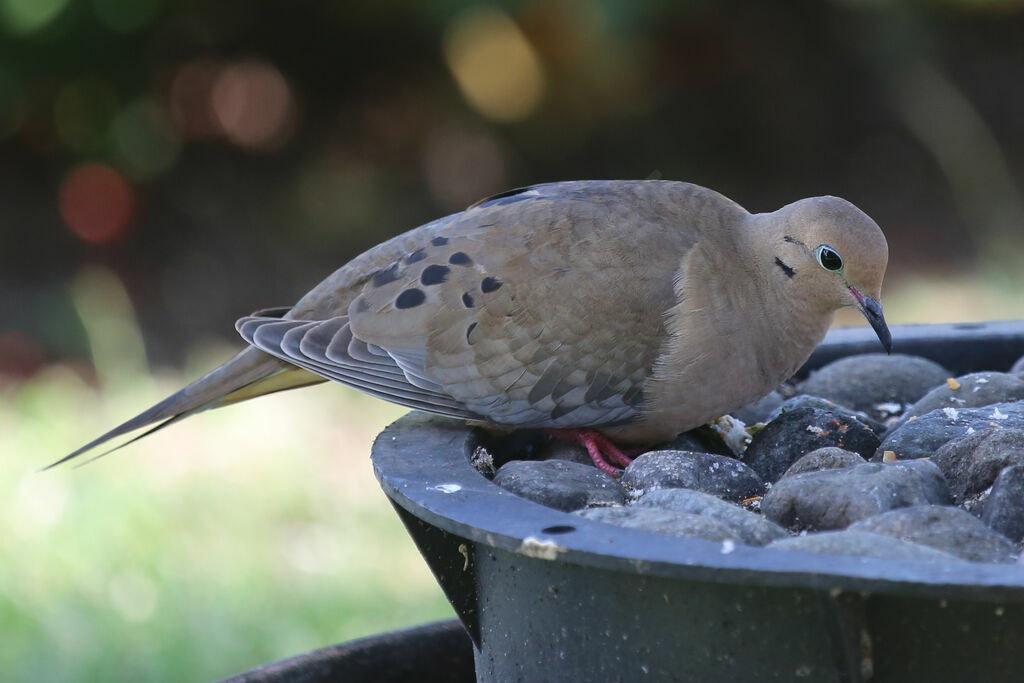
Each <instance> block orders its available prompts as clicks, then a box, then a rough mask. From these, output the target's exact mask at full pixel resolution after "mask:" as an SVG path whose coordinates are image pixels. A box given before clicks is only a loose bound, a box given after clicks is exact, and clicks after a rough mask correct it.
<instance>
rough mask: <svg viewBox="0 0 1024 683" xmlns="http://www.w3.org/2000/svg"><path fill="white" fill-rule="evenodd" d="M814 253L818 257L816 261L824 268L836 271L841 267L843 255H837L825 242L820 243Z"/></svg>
mask: <svg viewBox="0 0 1024 683" xmlns="http://www.w3.org/2000/svg"><path fill="white" fill-rule="evenodd" d="M814 255H815V256H816V257H817V258H818V263H819V264H821V267H822V268H824V269H825V270H831V271H833V272H838V271H840V270H842V269H843V257H842V256H840V255H839V252H838V251H836V250H835V249H833V248H832V247H830V246H828V245H827V244H822V245H820V246H819V247H818V248H817V249H815V250H814Z"/></svg>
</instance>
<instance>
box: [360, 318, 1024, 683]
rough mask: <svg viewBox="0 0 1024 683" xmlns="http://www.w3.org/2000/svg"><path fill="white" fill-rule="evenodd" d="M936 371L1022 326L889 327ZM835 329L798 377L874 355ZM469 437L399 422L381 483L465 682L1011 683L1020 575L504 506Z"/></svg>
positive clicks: (974, 359) (379, 465)
mask: <svg viewBox="0 0 1024 683" xmlns="http://www.w3.org/2000/svg"><path fill="white" fill-rule="evenodd" d="M893 339H894V347H895V351H897V352H899V353H908V354H915V355H920V356H924V357H928V358H932V359H934V360H936V361H938V362H939V363H942V364H943V365H945V366H946V367H947V368H949V369H950V370H951V371H952V372H954V373H956V374H961V373H965V372H969V371H973V370H983V369H984V370H1005V369H1007V368H1008V367H1009V366H1010V364H1011V363H1012V362H1013V361H1014V360H1016V359H1017V358H1018V357H1020V356H1021V355H1022V354H1024V323H1020V322H1012V323H992V324H978V325H929V326H908V327H897V328H895V329H894V330H893ZM877 350H878V342H877V340H875V338H874V336H873V333H872V332H871V331H870V330H866V329H865V330H860V329H850V330H837V331H835V332H833V333H832V334H830V336H829V339H828V340H827V341H826V343H825V344H824V345H823V346H822V347H821V348H820V349H819V350H818V351H817V352H816V353H815V355H814V356H813V357H812V359H811V361H810V362H809V363H808V364H807V366H805V368H804V369H803V370H802V372H807V371H809V370H810V369H812V368H814V367H818V366H820V365H823V364H824V363H826V362H829V361H831V360H834V359H835V358H838V357H841V356H845V355H849V354H852V353H859V352H864V351H877ZM476 446H477V434H476V432H474V430H472V429H470V428H468V427H466V426H465V425H463V424H461V423H459V422H454V421H450V420H445V419H439V418H432V417H427V416H425V415H422V414H411V415H408V416H406V417H404V418H402V419H400V420H398V421H397V422H396V423H395V424H393V425H391V426H390V427H389V428H388V429H387V430H385V431H384V432H383V433H382V434H381V435H380V436H379V437H378V439H377V441H376V443H375V445H374V448H373V463H374V469H375V472H376V474H377V478H378V479H379V481H380V483H381V486H382V487H383V488H384V491H385V492H386V493H387V495H388V497H389V498H390V499H391V501H392V503H393V504H394V506H395V508H396V510H397V511H398V514H399V516H400V517H401V519H402V521H403V522H404V524H405V526H406V527H407V529H408V530H409V533H410V534H411V535H412V537H413V539H414V541H415V542H416V544H417V546H418V547H419V549H420V551H421V552H422V554H423V556H424V558H426V561H427V563H428V564H429V565H430V567H431V569H432V570H433V572H434V574H435V576H436V577H437V579H438V581H439V583H440V584H441V587H442V589H443V590H444V592H445V594H446V595H447V597H448V599H449V600H450V601H451V603H452V605H453V606H454V608H455V610H456V612H457V614H458V616H459V618H460V620H461V621H462V624H463V625H464V626H465V629H466V631H467V632H468V633H469V636H470V638H471V639H472V642H473V645H474V648H475V650H474V656H475V663H476V675H477V678H478V680H480V681H500V682H505V681H517V680H519V681H583V680H588V681H615V680H621V681H633V680H643V681H647V680H651V681H740V680H742V681H763V680H767V681H791V680H800V681H862V680H872V681H901V682H902V681H1011V680H1013V681H1016V680H1024V566H1016V565H1014V566H1007V565H982V564H970V565H963V564H958V565H952V564H950V565H945V564H943V563H918V562H896V561H889V560H878V559H868V558H858V557H848V556H829V555H814V554H808V553H800V552H784V551H778V550H766V549H763V548H753V547H746V546H739V545H737V546H735V548H724V547H723V546H722V545H721V544H718V543H711V542H707V541H702V540H697V539H680V538H676V537H672V536H666V535H663V534H658V533H654V532H645V531H639V530H633V529H622V528H618V527H614V526H611V525H607V524H602V523H600V522H595V521H590V520H586V519H582V518H580V517H577V516H574V515H570V514H566V513H562V512H559V511H557V510H553V509H550V508H546V507H543V506H541V505H538V504H535V503H532V502H530V501H527V500H525V499H522V498H519V497H517V496H514V495H512V494H510V493H508V492H506V491H504V490H503V489H501V488H499V487H497V486H495V485H494V484H492V483H491V482H490V481H488V480H487V479H486V478H484V477H483V476H481V475H480V474H479V473H478V472H477V471H476V470H475V469H474V468H473V467H472V465H471V464H470V462H469V456H470V455H471V454H472V452H473V450H474V449H475V447H476Z"/></svg>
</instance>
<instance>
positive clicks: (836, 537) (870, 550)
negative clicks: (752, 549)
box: [768, 530, 963, 562]
mask: <svg viewBox="0 0 1024 683" xmlns="http://www.w3.org/2000/svg"><path fill="white" fill-rule="evenodd" d="M768 547H769V548H774V549H777V550H800V551H803V552H805V553H822V554H826V555H856V556H857V557H877V558H881V559H887V560H923V561H926V562H963V560H961V559H960V558H959V557H955V556H953V555H950V554H949V553H944V552H942V551H941V550H935V549H934V548H929V547H927V546H923V545H918V544H917V543H910V542H909V541H901V540H900V539H898V538H893V537H892V536H885V535H882V534H872V533H868V532H866V531H852V530H845V531H825V532H822V533H820V534H808V535H806V536H795V537H793V538H784V539H782V540H780V541H775V542H774V543H770V544H768Z"/></svg>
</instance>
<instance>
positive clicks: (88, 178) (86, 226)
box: [58, 163, 135, 244]
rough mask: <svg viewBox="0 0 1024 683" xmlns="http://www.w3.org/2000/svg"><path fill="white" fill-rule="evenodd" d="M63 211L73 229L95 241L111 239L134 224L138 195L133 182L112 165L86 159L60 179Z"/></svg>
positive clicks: (110, 240)
mask: <svg viewBox="0 0 1024 683" xmlns="http://www.w3.org/2000/svg"><path fill="white" fill-rule="evenodd" d="M58 202H59V206H60V214H61V216H62V217H63V218H64V222H65V223H67V225H68V227H69V228H71V231H72V232H73V233H74V234H75V235H77V236H78V237H79V238H81V239H82V240H84V241H86V242H90V243H92V244H105V243H108V242H112V241H114V240H115V239H117V238H118V237H120V236H121V235H122V233H124V232H125V230H127V228H128V226H129V225H130V224H131V220H132V214H133V213H134V211H135V197H134V192H133V191H132V188H131V185H129V184H128V182H127V181H126V180H125V179H124V178H123V177H121V175H120V174H119V173H118V172H117V171H115V170H114V169H112V168H111V167H110V166H107V165H105V164H100V163H86V164H82V165H81V166H78V167H77V168H75V169H74V170H72V171H71V172H70V173H69V174H68V175H67V176H66V177H65V178H64V181H63V182H62V183H61V186H60V195H59V197H58Z"/></svg>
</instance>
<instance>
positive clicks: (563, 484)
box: [494, 460, 628, 512]
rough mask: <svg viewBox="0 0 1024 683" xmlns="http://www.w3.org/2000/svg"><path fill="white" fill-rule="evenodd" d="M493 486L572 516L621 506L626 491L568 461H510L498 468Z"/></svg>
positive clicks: (591, 469) (597, 472) (604, 476)
mask: <svg viewBox="0 0 1024 683" xmlns="http://www.w3.org/2000/svg"><path fill="white" fill-rule="evenodd" d="M494 483H495V484H497V485H498V486H500V487H502V488H503V489H505V490H506V491H511V492H512V493H514V494H516V495H517V496H522V497H523V498H527V499H529V500H532V501H533V502H535V503H540V504H541V505H547V506H548V507H552V508H555V509H556V510H563V511H565V512H572V511H573V510H579V509H580V508H585V507H589V506H595V505H623V504H625V503H626V501H627V499H628V496H627V494H626V491H625V489H623V488H622V486H621V485H620V484H619V482H618V481H616V480H615V478H614V477H611V476H609V475H607V474H605V473H604V472H602V471H601V470H599V469H597V468H596V467H594V466H593V465H592V464H591V465H581V464H580V463H576V462H569V461H567V460H544V461H533V460H513V461H511V462H507V463H505V464H504V465H502V466H501V468H500V469H499V470H498V472H497V474H495V475H494Z"/></svg>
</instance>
